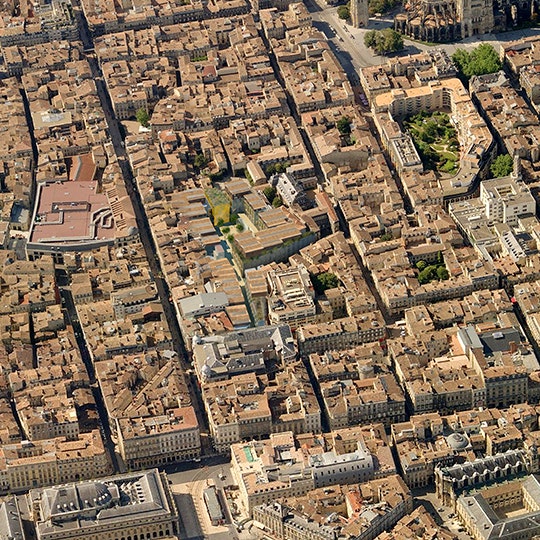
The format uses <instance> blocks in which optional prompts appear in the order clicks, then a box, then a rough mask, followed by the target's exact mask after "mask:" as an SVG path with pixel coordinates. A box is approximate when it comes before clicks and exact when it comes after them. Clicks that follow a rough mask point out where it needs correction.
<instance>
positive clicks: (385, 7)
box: [369, 0, 399, 15]
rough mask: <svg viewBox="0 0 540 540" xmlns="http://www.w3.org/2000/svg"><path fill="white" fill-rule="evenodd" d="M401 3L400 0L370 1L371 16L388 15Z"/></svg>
mask: <svg viewBox="0 0 540 540" xmlns="http://www.w3.org/2000/svg"><path fill="white" fill-rule="evenodd" d="M398 3H399V0H369V14H370V15H375V14H376V13H387V12H388V11H391V10H392V9H394V8H395V7H396V6H397V5H398Z"/></svg>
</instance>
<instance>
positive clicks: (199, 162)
mask: <svg viewBox="0 0 540 540" xmlns="http://www.w3.org/2000/svg"><path fill="white" fill-rule="evenodd" d="M193 164H194V165H195V167H197V169H204V168H205V167H206V165H208V160H207V159H206V158H205V157H204V155H203V154H197V155H196V156H195V160H194V161H193Z"/></svg>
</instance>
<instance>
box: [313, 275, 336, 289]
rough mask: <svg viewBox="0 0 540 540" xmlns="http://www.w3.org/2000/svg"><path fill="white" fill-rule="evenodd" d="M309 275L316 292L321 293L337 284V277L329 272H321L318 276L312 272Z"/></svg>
mask: <svg viewBox="0 0 540 540" xmlns="http://www.w3.org/2000/svg"><path fill="white" fill-rule="evenodd" d="M310 277H311V283H313V288H314V289H315V292H316V293H317V294H322V293H323V292H324V291H327V290H328V289H334V288H335V287H337V286H338V285H339V279H338V278H337V276H336V275H335V274H332V273H331V272H323V273H322V274H319V275H318V276H316V275H314V274H312V275H311V276H310Z"/></svg>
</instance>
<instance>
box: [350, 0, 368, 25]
mask: <svg viewBox="0 0 540 540" xmlns="http://www.w3.org/2000/svg"><path fill="white" fill-rule="evenodd" d="M368 20H369V13H368V0H351V23H352V25H353V26H354V27H355V28H360V27H361V26H367V25H368Z"/></svg>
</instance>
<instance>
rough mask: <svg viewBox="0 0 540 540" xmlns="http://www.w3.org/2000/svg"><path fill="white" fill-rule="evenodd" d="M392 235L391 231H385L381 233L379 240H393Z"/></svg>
mask: <svg viewBox="0 0 540 540" xmlns="http://www.w3.org/2000/svg"><path fill="white" fill-rule="evenodd" d="M393 239H394V236H393V234H392V233H391V232H385V233H384V234H382V235H381V242H389V241H390V240H393Z"/></svg>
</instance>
